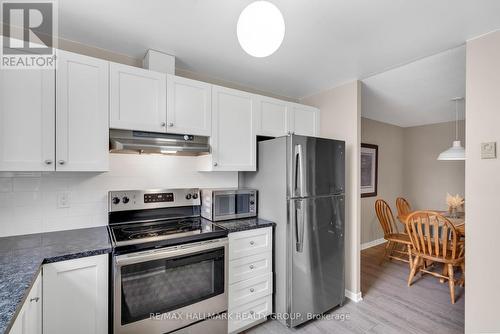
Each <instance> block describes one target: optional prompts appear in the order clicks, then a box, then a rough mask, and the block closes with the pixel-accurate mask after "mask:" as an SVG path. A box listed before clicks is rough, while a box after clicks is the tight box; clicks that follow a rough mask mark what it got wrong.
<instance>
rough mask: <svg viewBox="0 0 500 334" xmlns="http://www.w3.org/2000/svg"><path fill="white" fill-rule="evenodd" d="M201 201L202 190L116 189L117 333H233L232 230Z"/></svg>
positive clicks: (112, 215) (112, 219) (112, 206)
mask: <svg viewBox="0 0 500 334" xmlns="http://www.w3.org/2000/svg"><path fill="white" fill-rule="evenodd" d="M200 204H201V203H200V193H199V190H198V189H165V190H164V189H155V190H128V191H111V192H109V232H110V236H111V239H112V242H113V246H114V251H113V267H112V272H113V280H112V285H113V287H112V289H111V290H112V291H113V294H114V296H113V316H112V319H113V328H114V333H153V334H154V333H158V334H160V333H177V331H185V330H189V331H188V332H189V333H198V331H199V332H203V333H222V332H227V318H224V317H220V316H219V317H214V315H218V314H219V315H220V314H221V313H224V312H225V311H227V260H228V253H227V245H228V241H227V231H226V230H224V229H223V228H221V227H219V226H217V225H215V224H212V223H211V222H210V221H208V220H205V219H203V218H201V217H200ZM200 319H201V320H202V321H200Z"/></svg>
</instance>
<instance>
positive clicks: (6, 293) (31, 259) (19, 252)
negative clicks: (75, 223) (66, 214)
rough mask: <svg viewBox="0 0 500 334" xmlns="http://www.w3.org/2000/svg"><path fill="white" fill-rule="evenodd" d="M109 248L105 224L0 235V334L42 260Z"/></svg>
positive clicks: (88, 254) (58, 258)
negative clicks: (45, 231) (76, 228)
mask: <svg viewBox="0 0 500 334" xmlns="http://www.w3.org/2000/svg"><path fill="white" fill-rule="evenodd" d="M111 251H112V246H111V243H110V241H109V236H108V231H107V228H106V226H102V227H92V228H84V229H78V230H68V231H59V232H49V233H37V234H28V235H20V236H12V237H4V238H0V334H3V333H6V332H7V331H8V330H9V329H10V327H11V326H12V323H13V320H14V319H15V317H16V316H17V313H18V312H19V310H20V309H21V306H22V305H23V303H24V300H25V299H26V296H27V295H28V292H29V291H30V289H31V287H32V285H33V283H34V282H35V279H36V277H37V275H38V273H39V272H40V269H41V267H42V264H44V263H51V262H58V261H64V260H70V259H76V258H81V257H86V256H92V255H99V254H106V253H111Z"/></svg>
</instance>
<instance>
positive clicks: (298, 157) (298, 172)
mask: <svg viewBox="0 0 500 334" xmlns="http://www.w3.org/2000/svg"><path fill="white" fill-rule="evenodd" d="M302 166H303V160H302V145H300V144H297V145H295V196H296V197H302V189H303V188H304V170H303V168H302Z"/></svg>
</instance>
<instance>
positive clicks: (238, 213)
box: [213, 191, 256, 221]
mask: <svg viewBox="0 0 500 334" xmlns="http://www.w3.org/2000/svg"><path fill="white" fill-rule="evenodd" d="M213 201H214V210H213V218H214V220H215V221H217V220H226V219H236V218H245V217H255V216H256V206H255V203H256V198H255V192H253V191H227V192H224V191H218V192H216V193H215V194H214V199H213Z"/></svg>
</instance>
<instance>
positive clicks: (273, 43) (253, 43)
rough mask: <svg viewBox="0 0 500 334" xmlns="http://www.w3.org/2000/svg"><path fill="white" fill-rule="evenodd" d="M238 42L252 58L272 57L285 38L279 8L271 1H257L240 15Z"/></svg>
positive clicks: (237, 31) (283, 22) (237, 28)
mask: <svg viewBox="0 0 500 334" xmlns="http://www.w3.org/2000/svg"><path fill="white" fill-rule="evenodd" d="M236 33H237V35H238V41H239V42H240V45H241V47H242V49H243V50H245V52H246V53H248V54H249V55H251V56H254V57H258V58H262V57H267V56H270V55H272V54H273V53H274V52H275V51H276V50H278V48H279V47H280V45H281V43H282V42H283V38H284V37H285V21H284V19H283V15H282V14H281V12H280V10H279V9H278V7H276V6H275V5H274V4H272V3H270V2H269V1H255V2H252V3H251V4H249V5H248V6H247V7H246V8H245V9H243V11H242V12H241V14H240V17H239V18H238V24H237V27H236Z"/></svg>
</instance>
